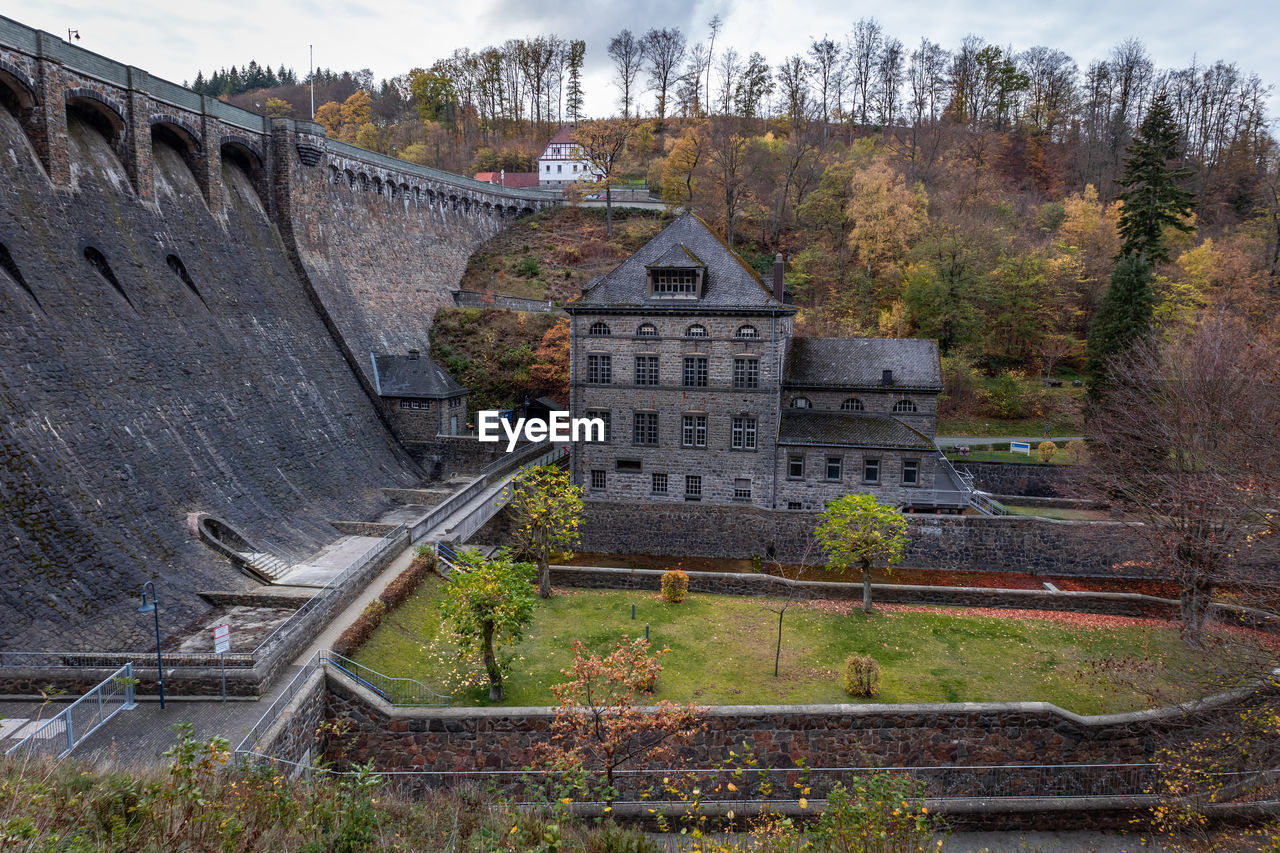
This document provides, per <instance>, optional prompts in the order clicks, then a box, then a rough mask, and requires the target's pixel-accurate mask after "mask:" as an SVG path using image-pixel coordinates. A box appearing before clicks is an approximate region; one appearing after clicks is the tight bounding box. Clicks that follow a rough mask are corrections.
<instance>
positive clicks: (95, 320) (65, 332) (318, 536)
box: [0, 110, 421, 649]
mask: <svg viewBox="0 0 1280 853" xmlns="http://www.w3.org/2000/svg"><path fill="white" fill-rule="evenodd" d="M68 131H69V136H68V142H69V146H68V153H67V158H68V165H69V172H70V176H71V181H72V183H71V185H70V187H69V188H67V189H61V190H58V189H54V188H53V187H52V186H51V183H50V179H49V177H48V176H47V174H46V172H45V170H44V168H43V167H42V166H41V164H40V163H39V162H38V160H37V156H36V152H35V151H34V150H33V148H32V146H31V145H30V143H29V139H28V137H27V135H26V134H24V132H23V131H22V129H21V127H20V126H19V124H18V122H17V121H16V120H15V119H14V117H13V116H12V115H11V114H10V113H9V112H8V111H5V110H0V153H2V154H3V156H0V187H3V192H0V243H2V244H3V245H4V246H5V247H6V248H7V250H8V252H9V254H10V256H11V258H12V260H13V265H12V267H11V268H10V269H0V352H3V353H4V356H3V359H0V422H3V423H4V428H3V430H2V431H0V500H2V502H3V505H4V513H3V516H2V517H0V579H2V581H3V582H2V583H0V613H2V614H3V616H2V617H0V648H4V647H7V648H15V647H16V648H24V649H30V648H67V647H72V648H80V647H86V646H87V647H96V648H100V649H112V648H115V649H118V648H121V647H124V648H131V647H143V648H145V644H146V643H147V642H148V641H149V634H148V631H149V626H148V625H147V624H146V623H145V620H143V619H142V618H141V617H139V616H137V614H135V613H134V608H135V606H136V602H137V597H138V592H139V590H140V588H141V586H142V584H143V582H144V581H147V580H154V581H156V584H157V586H158V589H159V594H160V601H161V620H162V628H163V629H164V630H165V631H166V632H168V631H176V630H177V629H179V628H180V627H181V626H183V625H184V624H186V623H188V622H190V621H191V620H192V619H195V618H197V617H199V616H201V615H202V614H203V613H205V612H207V610H208V605H207V604H205V603H204V602H203V600H202V599H200V598H199V597H198V596H196V595H195V591H196V590H198V589H236V588H239V587H240V586H242V585H243V584H244V583H245V581H246V578H245V577H244V576H243V575H242V574H241V573H240V572H239V571H237V570H236V569H234V568H233V567H232V566H231V564H230V563H229V562H228V561H226V560H225V559H223V558H221V557H219V556H218V555H216V554H214V553H213V552H212V551H211V550H209V549H208V548H206V547H205V546H204V545H202V544H200V543H199V542H198V541H196V540H195V539H194V538H193V537H191V536H190V535H189V534H188V533H187V530H186V517H187V514H188V513H190V512H194V511H198V510H205V511H209V512H213V513H215V514H217V515H219V516H222V517H224V518H226V519H228V520H229V521H230V522H232V523H233V524H235V525H236V526H237V527H239V528H241V529H243V530H244V531H245V532H246V533H247V534H248V535H250V536H251V537H253V538H255V539H257V540H260V541H262V542H264V543H269V544H270V546H272V547H273V548H274V549H277V550H278V552H280V553H282V554H284V555H292V556H296V557H298V558H302V557H305V556H306V555H307V554H309V553H311V552H312V551H313V550H315V549H316V548H318V547H319V546H321V545H322V544H324V543H327V542H329V541H332V539H334V538H336V535H337V532H336V531H335V530H334V529H333V528H331V527H329V525H327V524H326V523H325V521H324V519H325V518H352V517H356V518H359V517H368V516H371V515H373V514H375V513H377V512H378V511H379V510H380V508H381V507H383V506H385V503H384V500H383V498H382V497H381V495H380V494H379V492H378V487H380V486H405V485H412V484H413V483H414V482H416V481H417V480H418V479H419V478H420V476H421V475H420V472H419V470H418V468H417V466H416V465H414V464H413V463H412V461H411V460H410V459H409V458H408V456H407V454H406V453H405V452H404V451H403V450H402V449H400V448H399V447H398V446H397V444H396V443H395V441H394V439H393V438H392V437H391V435H390V434H389V432H388V431H387V430H386V429H385V428H384V426H383V425H382V424H381V422H380V421H379V419H378V418H377V416H376V414H375V411H374V409H373V407H372V406H371V405H370V404H369V401H368V399H367V398H366V396H365V395H364V394H363V393H362V391H361V388H360V385H359V384H358V383H357V382H356V380H355V377H354V376H353V374H352V372H351V370H350V368H349V366H348V365H347V364H346V363H345V361H344V359H343V358H342V357H341V355H340V353H339V351H338V349H337V347H336V346H335V344H334V341H333V340H332V338H331V337H330V336H329V334H328V333H327V332H326V329H325V327H324V325H323V324H322V323H321V322H320V320H319V318H318V317H317V315H316V313H315V311H314V310H313V309H312V307H311V305H310V304H309V302H308V298H307V295H306V293H305V292H304V291H303V289H302V287H301V285H300V283H299V280H298V278H297V276H296V275H295V273H294V270H293V269H292V267H291V265H290V262H289V259H288V255H287V253H286V251H285V249H284V246H283V245H282V244H281V241H280V239H279V237H278V236H277V233H276V231H275V230H274V229H273V227H272V224H271V222H270V220H269V219H268V216H267V212H266V207H265V204H264V201H263V199H262V198H261V197H260V196H259V194H258V191H257V189H256V188H255V186H254V185H253V182H252V179H251V176H249V175H248V174H246V173H245V172H243V171H242V170H241V169H240V168H239V167H238V166H236V165H234V164H232V163H227V164H224V165H223V167H222V180H221V183H222V189H221V192H222V200H223V206H224V208H225V211H224V217H225V218H222V219H220V218H218V217H217V216H215V215H214V214H213V213H212V212H211V210H210V208H209V206H208V204H207V203H206V201H205V200H204V198H203V196H202V193H201V190H200V187H199V184H198V183H197V182H196V179H195V176H194V175H193V174H192V172H191V171H190V168H189V165H188V164H187V162H186V161H185V160H184V159H183V157H182V156H181V154H180V153H179V152H178V151H176V150H175V149H173V148H170V147H168V146H167V145H164V144H157V145H156V146H155V148H154V149H153V151H152V153H151V159H152V160H153V162H154V170H153V180H154V186H155V203H154V205H149V204H142V203H141V202H140V200H139V199H138V197H137V194H136V193H135V192H134V190H133V188H132V186H131V184H130V181H129V177H128V173H127V170H126V168H125V165H124V163H123V162H122V161H121V160H120V158H119V154H118V152H117V151H116V150H114V149H113V148H112V147H111V146H110V144H109V143H108V141H107V140H106V139H105V138H104V137H103V136H102V135H101V134H100V133H99V132H98V131H97V130H95V129H94V128H93V127H91V126H90V125H89V124H86V123H85V122H84V121H82V120H80V119H79V118H76V117H74V116H73V117H72V118H71V119H70V121H69V123H68ZM149 144H150V143H149ZM89 246H92V247H95V248H96V250H97V251H99V252H100V253H101V254H102V256H103V257H104V258H105V259H106V261H107V263H108V264H109V266H110V269H111V271H112V274H113V275H114V277H115V278H116V281H117V283H118V284H119V288H118V289H117V287H116V286H115V285H113V284H111V283H110V282H109V281H108V280H107V279H106V278H105V277H104V276H103V275H102V274H101V273H99V272H98V271H97V270H96V269H95V267H94V266H93V265H91V263H90V262H89V261H88V260H86V258H85V254H84V253H85V249H86V247H89ZM169 255H173V256H174V257H176V258H178V259H180V261H181V264H182V268H183V269H184V270H185V272H186V274H187V276H188V278H189V279H190V283H187V282H186V281H184V280H183V278H182V277H181V276H180V275H179V273H178V272H177V271H176V270H175V269H172V268H171V267H170V266H169V264H168V263H167V261H166V258H167V257H168V256H169ZM15 271H16V272H17V274H18V275H17V276H15V275H14V272H15ZM19 278H20V279H21V280H19Z"/></svg>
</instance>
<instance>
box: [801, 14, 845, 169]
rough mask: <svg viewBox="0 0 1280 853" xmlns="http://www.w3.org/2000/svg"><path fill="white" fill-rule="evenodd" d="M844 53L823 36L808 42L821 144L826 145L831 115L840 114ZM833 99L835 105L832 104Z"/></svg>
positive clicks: (810, 70)
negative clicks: (819, 111) (815, 87)
mask: <svg viewBox="0 0 1280 853" xmlns="http://www.w3.org/2000/svg"><path fill="white" fill-rule="evenodd" d="M845 55H846V54H845V52H844V51H843V50H841V49H840V46H839V45H837V44H836V43H835V42H834V41H832V40H831V39H829V38H827V37H826V36H825V35H824V36H823V37H822V40H821V41H816V40H810V42H809V56H810V57H811V60H810V62H809V72H810V73H811V74H812V75H813V78H814V81H815V82H816V84H817V88H818V103H819V105H820V110H821V113H820V114H821V116H822V144H823V145H824V146H825V145H826V144H827V129H828V127H829V126H830V123H831V114H832V113H833V112H834V113H839V112H840V95H841V94H842V92H843V89H844V71H845V67H844V63H845ZM833 99H834V101H835V104H834V105H833V104H832V100H833Z"/></svg>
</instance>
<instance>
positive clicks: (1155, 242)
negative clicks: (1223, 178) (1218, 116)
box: [1117, 91, 1193, 264]
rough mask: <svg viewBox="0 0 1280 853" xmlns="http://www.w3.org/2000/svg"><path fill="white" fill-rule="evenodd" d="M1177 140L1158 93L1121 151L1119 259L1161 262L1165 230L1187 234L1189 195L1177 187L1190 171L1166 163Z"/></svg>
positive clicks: (1168, 109)
mask: <svg viewBox="0 0 1280 853" xmlns="http://www.w3.org/2000/svg"><path fill="white" fill-rule="evenodd" d="M1178 141H1179V140H1178V127H1177V125H1176V124H1175V123H1174V119H1173V109H1172V108H1171V107H1170V106H1169V99H1168V98H1167V97H1166V95H1165V93H1164V92H1163V91H1162V92H1160V93H1159V94H1158V95H1156V97H1155V100H1153V101H1152V102H1151V109H1150V110H1148V111H1147V115H1146V117H1145V118H1144V119H1143V120H1142V126H1141V127H1139V128H1138V135H1137V136H1135V137H1134V139H1133V142H1132V143H1130V145H1129V147H1128V148H1127V149H1126V151H1125V153H1126V154H1127V155H1128V159H1126V160H1125V164H1124V174H1123V175H1121V177H1120V180H1119V181H1117V183H1119V184H1120V185H1121V186H1123V187H1124V188H1125V189H1124V192H1121V193H1118V194H1117V197H1118V198H1119V199H1120V200H1121V201H1123V202H1124V209H1123V210H1122V211H1121V213H1120V236H1121V237H1123V238H1124V243H1123V244H1122V245H1121V247H1120V254H1121V255H1131V254H1140V255H1145V256H1146V258H1147V260H1149V261H1150V262H1151V263H1153V264H1154V263H1156V262H1157V261H1167V260H1169V250H1168V248H1167V247H1166V246H1165V245H1164V240H1163V237H1164V229H1165V227H1166V226H1170V227H1173V228H1177V229H1178V230H1179V231H1191V230H1192V226H1191V225H1190V224H1189V223H1188V222H1187V221H1186V217H1187V216H1189V215H1190V213H1191V209H1192V204H1193V196H1192V195H1191V193H1190V192H1189V191H1187V190H1185V189H1183V187H1182V186H1181V184H1182V182H1183V181H1185V180H1186V179H1187V177H1188V176H1189V175H1190V174H1191V172H1190V170H1189V169H1179V168H1175V167H1171V166H1170V165H1169V163H1170V162H1171V161H1172V160H1174V158H1176V157H1177V156H1178Z"/></svg>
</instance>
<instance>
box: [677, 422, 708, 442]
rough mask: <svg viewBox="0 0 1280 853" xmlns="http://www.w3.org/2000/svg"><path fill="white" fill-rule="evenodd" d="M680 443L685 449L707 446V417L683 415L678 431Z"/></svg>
mask: <svg viewBox="0 0 1280 853" xmlns="http://www.w3.org/2000/svg"><path fill="white" fill-rule="evenodd" d="M680 443H681V444H682V445H684V446H685V447H706V446H707V416H706V415H685V416H684V423H683V424H682V425H681V430H680Z"/></svg>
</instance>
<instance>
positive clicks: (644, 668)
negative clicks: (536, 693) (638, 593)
mask: <svg viewBox="0 0 1280 853" xmlns="http://www.w3.org/2000/svg"><path fill="white" fill-rule="evenodd" d="M669 651H670V649H668V648H666V647H665V646H664V647H663V648H662V650H661V651H659V652H657V653H656V654H651V653H650V646H649V641H648V640H645V639H642V638H639V637H637V638H636V639H634V640H631V639H628V638H627V637H625V636H624V637H623V638H622V642H620V643H618V647H617V648H616V649H614V650H613V651H612V652H610V653H609V654H608V655H606V656H604V657H600V656H599V655H593V654H589V653H588V652H587V650H586V647H585V646H584V645H583V644H582V642H581V641H574V643H573V665H572V666H571V667H569V668H568V669H563V670H561V672H562V673H563V674H564V676H565V677H566V679H567V680H566V681H564V682H563V683H561V684H556V685H553V686H552V688H551V692H553V693H554V694H555V695H556V699H557V701H558V703H559V704H558V705H557V707H556V716H555V720H554V721H553V722H552V724H551V739H550V743H548V744H546V745H544V747H543V755H542V764H543V765H544V766H546V767H548V768H550V769H552V770H557V771H560V772H564V773H567V774H569V775H570V776H572V777H575V778H579V779H582V778H587V776H588V774H590V773H592V772H596V773H603V774H604V779H605V790H604V791H603V792H591V793H601V794H603V796H604V798H605V799H606V800H609V801H612V800H613V799H614V797H616V796H617V793H618V789H617V786H616V785H615V784H614V773H615V772H616V771H617V770H618V768H619V767H621V766H622V765H624V764H626V763H627V762H629V761H635V760H642V761H644V762H645V763H647V764H649V765H655V766H659V767H666V766H669V764H670V762H671V761H672V760H673V759H674V757H675V750H674V749H673V746H674V744H675V743H677V742H688V741H689V739H690V738H692V737H693V736H694V735H695V734H697V733H698V732H699V731H701V730H702V726H703V724H704V721H703V717H704V714H705V709H703V708H699V707H697V706H695V705H692V704H691V705H685V706H681V705H676V704H675V703H674V702H669V701H665V700H664V701H662V702H657V703H654V704H653V705H652V706H650V707H640V706H637V705H636V704H635V701H636V698H637V696H638V695H642V694H647V693H649V692H650V691H652V690H653V687H654V683H655V682H656V680H657V678H658V673H660V672H661V671H662V665H661V664H660V663H658V657H659V655H664V654H666V653H667V652H669Z"/></svg>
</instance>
